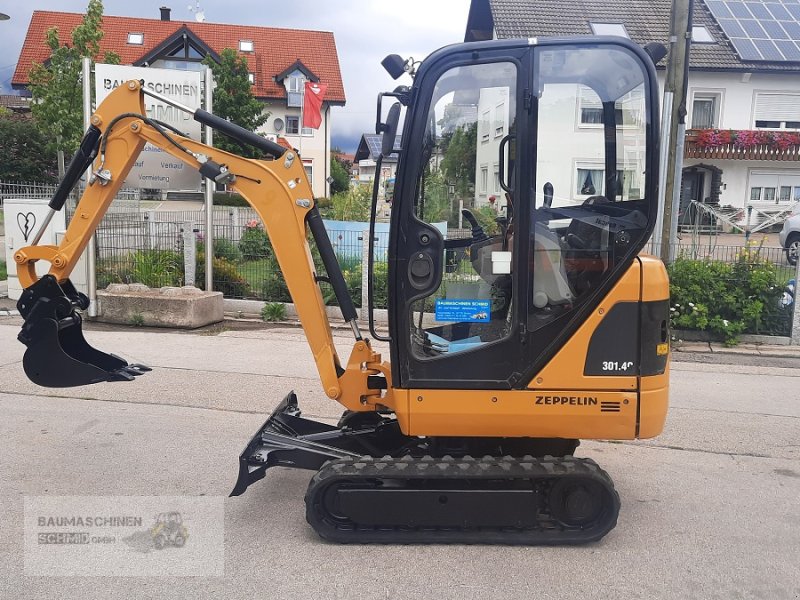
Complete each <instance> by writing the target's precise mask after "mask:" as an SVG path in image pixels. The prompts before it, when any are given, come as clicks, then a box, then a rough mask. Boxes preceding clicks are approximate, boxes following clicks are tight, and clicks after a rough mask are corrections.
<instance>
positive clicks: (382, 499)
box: [231, 393, 620, 545]
mask: <svg viewBox="0 0 800 600" xmlns="http://www.w3.org/2000/svg"><path fill="white" fill-rule="evenodd" d="M577 445H578V442H577V440H563V439H549V440H544V439H532V438H531V439H528V438H522V439H520V438H416V437H408V436H405V435H403V434H402V432H401V431H400V428H399V426H398V424H397V421H396V420H395V419H394V418H393V417H392V415H390V414H380V413H354V412H347V413H345V414H344V415H343V417H342V419H341V420H340V422H339V424H338V426H336V427H334V426H331V425H327V424H324V423H319V422H316V421H311V420H309V419H304V418H303V417H302V416H301V415H300V410H299V408H298V405H297V397H296V396H295V394H294V393H290V394H289V395H288V396H287V397H286V398H285V399H284V400H283V401H282V402H281V403H280V405H279V406H278V407H277V408H276V410H275V412H274V413H273V414H272V415H271V416H270V418H269V419H268V420H267V422H266V423H265V424H264V426H263V427H262V428H261V429H260V430H259V431H258V433H257V434H256V435H255V437H254V438H253V439H252V440H251V441H250V443H249V444H248V445H247V448H246V449H245V451H244V452H243V453H242V455H241V457H240V459H239V479H238V481H237V482H236V486H235V488H234V490H233V492H232V493H231V495H232V496H238V495H240V494H241V493H243V492H244V491H245V489H247V487H248V486H249V485H250V484H251V483H254V482H255V481H258V480H259V479H261V478H263V477H264V476H265V474H266V471H267V469H269V468H271V467H276V466H284V467H292V468H303V469H310V470H316V471H317V473H316V474H315V475H314V477H313V479H312V480H311V482H310V483H309V487H308V491H307V492H306V498H305V501H306V518H307V520H308V522H309V523H310V524H311V525H312V527H314V529H315V530H316V531H317V533H319V535H320V536H322V537H323V538H325V539H327V540H330V541H335V542H339V543H493V544H526V545H532V544H580V543H585V542H592V541H596V540H599V539H600V538H602V537H603V536H604V535H605V534H606V533H608V531H610V530H611V529H613V527H614V526H615V525H616V521H617V515H618V513H619V507H620V502H619V496H618V494H617V492H616V490H615V489H614V486H613V483H612V481H611V479H610V478H609V476H608V475H607V474H606V473H605V472H604V471H603V470H602V469H600V467H598V466H597V464H595V462H594V461H592V460H590V459H585V458H584V459H581V458H575V457H573V456H571V455H572V453H573V451H574V450H575V448H576V447H577Z"/></svg>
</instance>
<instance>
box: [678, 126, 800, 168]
mask: <svg viewBox="0 0 800 600" xmlns="http://www.w3.org/2000/svg"><path fill="white" fill-rule="evenodd" d="M684 157H685V158H704V159H716V160H774V161H787V162H800V132H794V131H767V130H755V131H751V130H733V129H687V130H686V140H685V145H684Z"/></svg>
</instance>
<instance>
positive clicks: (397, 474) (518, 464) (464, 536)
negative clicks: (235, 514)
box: [305, 456, 620, 545]
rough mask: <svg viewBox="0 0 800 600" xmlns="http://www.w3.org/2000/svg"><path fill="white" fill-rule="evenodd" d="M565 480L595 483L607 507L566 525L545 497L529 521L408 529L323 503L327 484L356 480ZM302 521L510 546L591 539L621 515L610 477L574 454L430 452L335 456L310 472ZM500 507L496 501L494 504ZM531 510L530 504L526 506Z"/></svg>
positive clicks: (360, 538)
mask: <svg viewBox="0 0 800 600" xmlns="http://www.w3.org/2000/svg"><path fill="white" fill-rule="evenodd" d="M562 478H569V479H570V480H572V481H575V480H583V481H591V482H595V483H597V484H600V486H602V488H603V489H604V491H605V492H606V506H605V508H604V510H603V513H602V515H601V517H599V518H598V519H597V521H596V522H594V523H592V524H590V525H588V526H587V527H578V526H567V525H564V524H563V523H561V522H558V521H557V520H555V519H554V518H553V517H552V516H551V515H550V511H549V506H547V503H546V502H544V503H543V504H544V506H543V507H542V506H540V512H539V519H538V522H537V525H536V526H535V527H529V528H514V527H502V528H498V527H475V528H453V527H442V528H437V527H428V526H425V527H409V526H398V525H387V526H377V527H376V526H364V525H358V524H356V523H353V522H352V521H350V522H345V523H343V522H342V520H341V518H337V517H334V516H331V515H330V514H329V513H328V512H327V510H326V507H325V501H324V498H325V495H326V492H327V490H329V489H330V487H331V486H334V485H339V484H344V485H346V486H348V487H351V486H353V485H356V486H357V485H358V484H359V483H362V484H364V485H365V487H366V488H370V487H374V483H375V481H376V480H381V479H391V480H395V481H396V480H416V483H419V482H420V480H426V481H429V482H431V481H433V482H435V481H439V480H442V479H444V480H473V479H482V480H495V481H497V480H504V479H528V480H531V481H532V482H533V485H534V486H536V487H537V489H543V490H545V493H544V494H543V497H546V490H548V489H549V487H550V486H552V485H553V484H554V483H555V482H556V481H557V480H559V479H562ZM305 502H306V519H307V521H308V522H309V524H310V525H311V526H312V527H313V528H314V529H315V530H316V531H317V533H318V534H319V535H320V536H321V537H322V538H324V539H326V540H329V541H333V542H337V543H360V544H363V543H377V544H420V543H423V544H424V543H440V544H458V543H462V544H512V545H566V544H583V543H588V542H594V541H597V540H599V539H600V538H602V537H603V536H604V535H606V534H607V533H608V532H609V531H611V530H612V529H613V528H614V526H615V525H616V523H617V515H618V514H619V507H620V501H619V494H618V493H617V491H616V490H615V489H614V484H613V482H612V481H611V478H610V477H609V475H608V474H607V473H606V472H605V471H603V470H602V469H601V468H600V467H599V466H598V465H597V463H595V462H594V461H593V460H591V459H588V458H582V459H581V458H575V457H572V456H566V457H552V456H546V457H544V458H534V457H531V456H525V457H522V458H512V457H510V456H505V457H492V456H486V457H483V458H478V459H475V458H472V457H470V456H466V457H463V458H452V457H449V456H445V457H443V458H433V457H430V456H425V457H422V458H412V457H410V456H406V457H403V458H399V459H395V458H391V457H388V456H387V457H384V458H373V457H371V456H364V457H362V458H360V459H354V458H343V459H339V460H333V461H330V462H328V463H326V464H325V465H323V467H322V468H321V469H320V470H319V471H318V472H317V473H316V474H315V476H314V477H313V478H312V480H311V482H310V483H309V486H308V491H307V492H306V497H305ZM498 509H500V510H502V507H498ZM532 510H535V507H532Z"/></svg>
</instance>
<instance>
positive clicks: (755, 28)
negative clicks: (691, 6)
mask: <svg viewBox="0 0 800 600" xmlns="http://www.w3.org/2000/svg"><path fill="white" fill-rule="evenodd" d="M706 6H708V9H709V10H710V11H711V14H712V15H714V18H715V19H716V20H717V23H719V26H720V27H721V28H722V31H724V32H725V35H727V36H728V38H729V39H730V40H731V43H732V44H733V47H734V49H735V50H736V53H737V54H738V55H739V58H741V59H742V60H745V61H769V62H786V61H791V62H800V54H799V52H800V49H799V47H798V45H797V44H795V43H793V41H795V40H798V41H800V0H770V1H769V2H757V1H754V0H746V1H745V0H707V1H706Z"/></svg>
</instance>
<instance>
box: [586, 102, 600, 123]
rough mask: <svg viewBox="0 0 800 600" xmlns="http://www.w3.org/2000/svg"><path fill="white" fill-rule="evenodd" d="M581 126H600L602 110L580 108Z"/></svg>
mask: <svg viewBox="0 0 800 600" xmlns="http://www.w3.org/2000/svg"><path fill="white" fill-rule="evenodd" d="M581 124H582V125H602V124H603V109H602V108H594V107H585V106H582V107H581Z"/></svg>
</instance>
